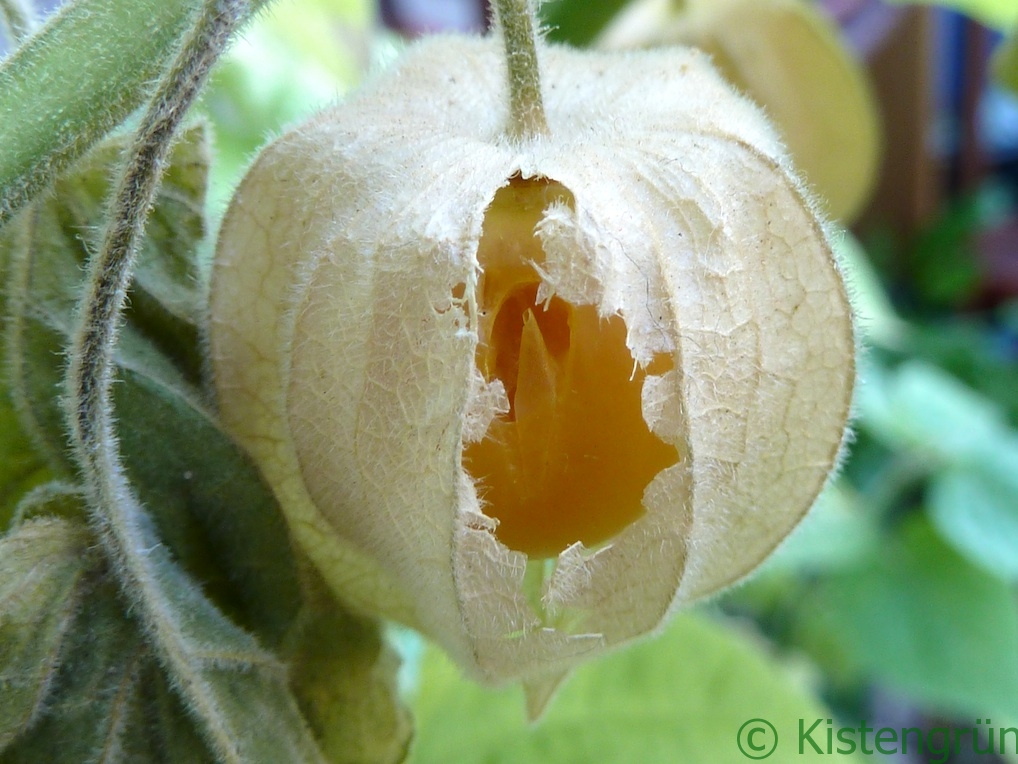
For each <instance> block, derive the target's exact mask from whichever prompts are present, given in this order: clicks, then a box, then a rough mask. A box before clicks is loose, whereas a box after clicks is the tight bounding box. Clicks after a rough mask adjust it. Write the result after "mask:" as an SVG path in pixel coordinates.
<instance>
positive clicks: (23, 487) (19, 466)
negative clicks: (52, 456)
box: [0, 380, 51, 530]
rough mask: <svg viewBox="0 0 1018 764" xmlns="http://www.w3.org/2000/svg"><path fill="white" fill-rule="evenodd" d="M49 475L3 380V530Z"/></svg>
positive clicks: (0, 424)
mask: <svg viewBox="0 0 1018 764" xmlns="http://www.w3.org/2000/svg"><path fill="white" fill-rule="evenodd" d="M50 477H51V472H50V471H49V469H47V467H46V465H45V462H44V460H43V459H42V458H40V456H39V454H38V453H36V451H35V449H34V447H33V446H32V443H31V441H29V439H28V437H27V436H26V435H25V434H24V432H22V429H21V423H20V422H19V421H18V417H17V415H16V414H15V413H14V407H13V405H12V404H11V401H10V399H9V398H8V397H7V391H6V390H5V389H4V385H3V382H2V380H0V530H3V529H5V528H7V526H8V524H9V523H10V520H11V517H12V515H13V514H14V510H15V508H16V507H17V505H18V502H19V501H20V500H21V497H22V496H24V494H26V493H27V492H28V491H30V490H31V489H32V488H34V487H35V486H37V485H40V484H42V483H44V482H46V481H47V480H49V479H50Z"/></svg>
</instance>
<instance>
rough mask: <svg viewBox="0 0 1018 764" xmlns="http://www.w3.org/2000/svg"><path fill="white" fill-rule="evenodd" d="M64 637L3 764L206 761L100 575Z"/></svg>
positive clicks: (188, 723) (90, 582)
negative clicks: (35, 712)
mask: <svg viewBox="0 0 1018 764" xmlns="http://www.w3.org/2000/svg"><path fill="white" fill-rule="evenodd" d="M86 580H87V581H88V584H87V585H86V586H85V587H82V588H84V589H85V595H86V598H85V600H84V602H82V603H79V608H78V613H77V617H76V619H75V621H74V623H73V627H72V628H71V629H70V630H68V632H67V633H66V634H65V635H64V639H63V642H62V644H61V652H62V655H61V660H60V662H59V667H58V669H57V670H56V671H55V672H54V677H53V680H52V686H51V687H50V688H49V693H48V696H47V698H46V702H45V706H44V708H43V712H42V715H41V717H40V718H39V720H38V722H37V723H36V724H35V725H34V726H32V727H31V728H30V729H29V730H28V731H27V732H26V733H25V734H23V735H21V736H20V737H19V738H18V739H17V740H16V741H15V742H14V744H13V745H12V746H11V747H10V748H9V749H8V750H6V751H4V753H3V754H2V755H0V762H3V764H36V763H37V762H42V761H45V762H47V763H48V764H82V763H83V762H102V764H114V763H115V762H123V763H124V764H147V763H148V762H152V764H155V763H156V762H189V763H190V762H194V763H195V764H206V762H208V763H209V764H211V762H213V761H214V758H213V757H212V755H211V754H210V753H209V750H208V747H207V746H206V744H205V743H204V741H203V740H202V739H201V736H200V735H199V734H198V732H197V730H196V729H195V726H194V722H193V721H192V720H191V719H190V718H189V717H188V715H187V713H186V711H185V709H184V708H183V706H182V705H181V703H180V701H179V700H178V698H177V697H176V695H174V694H172V693H171V692H170V690H169V687H168V685H167V683H166V678H165V676H164V675H163V673H162V670H161V669H160V667H159V665H158V663H157V662H156V660H155V658H154V657H153V655H152V654H151V652H150V650H149V648H148V647H147V646H146V644H145V641H144V640H143V639H142V637H141V635H140V634H139V633H138V631H137V627H136V625H135V624H134V623H133V622H132V621H130V620H129V619H128V618H127V617H126V615H125V613H124V611H123V608H122V606H121V604H120V601H119V599H118V597H117V594H116V590H115V588H114V585H113V582H112V581H111V580H110V578H109V576H107V575H105V573H103V572H102V571H101V570H98V569H94V570H92V571H90V574H89V576H88V577H87V578H86Z"/></svg>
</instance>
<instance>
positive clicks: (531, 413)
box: [463, 175, 678, 559]
mask: <svg viewBox="0 0 1018 764" xmlns="http://www.w3.org/2000/svg"><path fill="white" fill-rule="evenodd" d="M556 204H557V205H562V204H564V205H567V206H569V207H573V206H574V199H573V195H572V194H571V193H570V191H569V190H568V189H567V188H566V187H565V186H563V185H562V184H560V183H558V182H556V181H554V180H550V179H546V178H528V179H524V178H522V177H521V176H519V175H514V176H513V177H512V178H510V179H509V183H508V185H506V186H504V187H503V188H501V189H499V191H498V192H497V193H496V194H495V197H494V199H493V201H492V203H491V205H490V206H489V207H488V209H487V211H486V212H485V217H484V223H483V226H482V234H481V239H480V243H479V246H478V253H477V259H478V265H479V267H480V272H481V274H480V277H479V281H478V284H477V290H476V295H477V297H476V300H477V313H478V346H477V351H476V357H475V361H476V365H477V369H478V370H479V372H480V374H481V375H482V376H483V378H484V380H485V382H486V383H488V384H489V385H501V387H502V388H503V390H504V392H505V396H506V398H507V402H508V407H507V410H505V411H501V412H499V413H498V414H497V415H496V416H495V417H494V418H493V419H492V420H491V421H490V423H489V424H488V427H487V430H486V432H485V433H484V436H483V437H481V438H479V439H477V440H475V441H474V442H468V443H465V445H464V455H463V461H464V466H465V468H466V470H467V472H468V473H469V474H470V476H471V477H472V478H473V480H474V482H475V485H476V486H477V490H478V495H479V498H480V500H481V502H482V507H483V511H484V512H485V514H486V515H488V516H489V517H492V518H494V519H495V520H497V521H498V525H497V528H496V530H495V535H496V536H497V537H498V539H499V541H500V542H501V543H503V544H505V545H506V546H507V547H508V548H510V549H512V550H514V551H518V552H523V553H524V554H526V555H528V557H530V558H532V559H535V558H536V559H545V558H556V557H557V556H558V555H559V554H560V553H561V552H563V551H564V550H565V549H566V548H568V547H569V546H571V545H573V544H574V543H576V542H580V543H582V544H583V545H584V546H585V547H588V548H590V547H596V546H598V545H601V544H604V543H605V542H607V541H609V540H610V539H611V538H613V537H614V536H616V535H617V534H618V533H620V532H621V531H622V530H624V529H625V528H626V527H627V526H629V525H630V524H632V523H633V522H635V521H637V520H638V519H639V518H640V517H642V516H643V515H644V513H645V509H644V506H643V493H644V489H645V488H646V487H647V485H648V484H649V483H650V481H651V480H652V479H653V478H654V477H655V476H656V475H657V474H658V473H660V472H661V471H662V470H663V469H665V468H666V467H669V466H671V465H673V464H675V463H676V462H677V461H678V452H677V450H676V448H675V447H674V446H672V445H670V444H667V443H665V442H663V441H662V440H661V439H660V438H658V436H657V435H655V434H654V433H653V432H651V430H650V428H649V426H648V424H647V422H646V421H645V420H644V417H643V411H642V401H641V396H642V391H643V383H644V380H645V379H646V378H647V376H648V375H651V376H656V375H661V374H664V373H666V372H667V371H669V370H671V369H672V368H673V365H674V364H673V361H672V358H671V356H669V355H667V354H658V355H657V356H655V358H654V360H653V361H652V362H651V363H650V364H649V365H647V366H646V367H641V366H639V365H637V364H636V363H635V362H634V360H633V355H632V353H631V351H630V349H629V348H628V346H627V344H626V337H627V330H626V323H625V320H624V319H623V317H622V316H621V315H611V316H608V317H603V316H601V315H600V314H599V312H598V307H597V305H596V304H595V300H593V299H592V300H591V301H590V303H589V304H574V303H572V302H569V301H567V300H565V299H563V298H561V297H558V296H556V295H555V294H553V293H550V292H549V290H548V285H547V284H546V283H545V282H544V281H543V278H542V275H541V270H542V269H541V266H542V265H543V264H544V260H545V253H544V250H543V248H542V243H541V239H540V238H539V237H538V236H537V235H535V230H536V228H537V226H538V224H539V223H540V221H541V220H542V218H543V217H544V215H545V214H546V211H547V210H548V208H549V207H550V206H552V205H556Z"/></svg>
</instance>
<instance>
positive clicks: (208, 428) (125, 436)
mask: <svg viewBox="0 0 1018 764" xmlns="http://www.w3.org/2000/svg"><path fill="white" fill-rule="evenodd" d="M120 149H121V147H120V146H119V145H117V144H111V145H104V146H102V147H100V148H99V149H98V150H97V151H96V152H94V153H93V154H92V155H90V156H89V157H88V159H87V160H86V161H85V162H83V163H82V165H81V166H80V167H79V168H78V169H77V170H76V171H75V172H74V173H73V174H71V175H69V176H67V177H65V178H62V179H61V180H60V181H59V182H58V183H57V186H56V189H55V192H54V194H53V195H52V196H51V197H49V198H47V199H45V200H42V201H40V202H39V203H38V204H37V205H35V206H34V207H33V208H32V209H30V210H27V211H26V212H27V213H28V214H26V215H23V216H22V217H21V218H20V219H19V220H18V221H17V222H16V223H15V224H14V225H12V226H11V227H9V229H8V231H7V232H5V234H6V235H5V240H6V241H7V242H11V243H10V244H9V245H8V246H12V247H13V246H14V244H15V243H18V242H20V243H21V247H20V248H19V249H18V250H17V251H15V253H14V259H15V265H14V276H15V281H16V282H17V285H16V296H15V298H14V299H13V300H12V303H13V304H12V308H13V312H14V317H13V320H12V326H11V330H10V331H9V333H8V340H9V342H8V345H9V347H8V356H9V363H8V366H9V368H10V370H11V375H12V381H13V383H14V391H15V395H16V396H17V397H19V398H20V400H21V404H22V405H21V407H20V408H21V409H22V413H23V414H24V416H23V421H24V423H25V425H26V427H27V429H29V430H30V431H31V432H32V433H33V434H34V436H35V440H36V441H37V442H38V443H41V444H43V445H44V448H45V450H46V451H47V452H48V453H49V456H50V461H51V463H52V464H53V465H54V466H55V467H57V468H58V469H60V470H62V471H64V472H66V473H71V472H73V469H74V467H73V465H72V464H71V463H70V462H69V459H68V456H67V454H66V438H65V435H64V419H63V417H64V414H63V409H62V407H61V405H60V401H59V395H60V393H61V390H62V384H63V374H64V359H63V358H62V356H61V351H62V348H63V346H64V345H65V343H66V341H67V338H68V335H69V331H70V326H71V317H72V315H73V310H74V308H75V302H76V298H77V295H78V292H79V290H80V280H81V275H82V265H83V263H84V261H85V258H86V257H87V254H88V249H89V240H90V238H91V236H92V234H93V232H94V231H95V230H96V229H97V227H98V225H99V223H100V221H101V216H102V214H103V211H104V208H103V199H104V197H105V195H106V192H107V190H108V184H109V181H108V178H109V175H110V166H111V164H112V163H114V162H116V161H117V159H118V157H119V153H120ZM207 159H208V152H207V138H206V135H205V130H204V129H203V128H202V127H196V128H192V129H190V130H188V131H186V132H185V133H184V135H183V136H182V139H181V140H180V142H179V143H178V144H177V146H176V148H175V150H174V152H173V155H172V157H171V165H170V169H169V171H168V172H167V174H166V179H165V181H164V184H163V186H162V189H161V191H160V194H159V197H158V199H157V202H156V205H155V208H154V210H153V214H152V221H153V224H152V225H150V229H149V230H150V234H149V235H148V236H146V238H145V240H144V242H143V245H142V250H141V253H140V262H139V271H138V273H139V278H138V283H137V284H136V286H135V288H134V290H133V291H132V293H131V296H130V300H131V304H132V306H133V307H132V309H131V310H129V311H128V312H127V313H126V318H127V321H128V323H127V325H126V326H125V328H124V331H123V333H122V336H121V341H120V344H119V346H118V349H117V351H116V357H115V360H116V363H117V364H118V366H119V368H120V382H119V383H118V384H117V385H116V386H115V388H114V400H115V405H116V410H117V415H118V417H119V419H120V421H121V423H122V426H121V428H120V433H119V436H120V440H121V447H122V451H123V454H124V462H125V467H126V470H127V474H128V477H129V478H130V479H131V481H132V484H133V485H134V486H135V489H136V491H137V493H138V496H139V498H140V499H141V501H142V503H143V504H144V505H145V506H146V508H147V509H148V510H149V511H150V512H151V513H152V515H153V517H154V519H155V521H156V524H157V526H158V530H159V533H160V536H161V537H162V539H163V540H164V541H165V542H166V543H167V544H168V545H169V547H170V548H171V550H172V551H173V553H174V554H175V555H176V557H177V558H178V559H179V560H180V561H181V562H182V563H183V564H184V566H185V567H186V568H187V569H188V570H189V571H190V572H191V573H192V575H194V576H196V577H197V578H198V579H199V580H201V581H202V582H203V584H204V587H205V590H206V593H208V594H209V595H210V596H212V597H213V598H214V599H215V600H216V602H217V604H218V605H219V606H220V607H222V608H224V610H226V611H227V612H228V613H229V614H230V615H232V616H233V617H235V618H236V619H237V620H238V622H239V623H240V624H241V625H243V626H245V627H247V628H251V629H253V630H254V631H255V632H256V633H257V634H258V635H259V636H260V637H261V638H262V639H263V640H264V642H265V644H267V645H270V646H273V645H276V644H278V643H279V641H280V639H281V638H282V636H283V634H284V633H285V631H286V630H287V628H288V626H289V624H290V623H291V622H292V620H293V618H294V617H295V616H296V613H297V609H298V607H299V603H300V591H299V584H298V580H297V571H296V567H295V564H294V560H293V555H292V553H291V552H290V549H289V543H288V534H287V530H286V527H285V524H284V522H283V520H282V517H281V515H280V514H279V512H278V509H277V507H276V504H275V500H274V498H273V497H272V494H271V492H270V491H269V490H268V488H266V487H265V485H264V484H263V483H262V481H261V478H260V476H259V474H258V471H257V469H256V468H255V467H254V466H253V465H252V464H251V463H250V461H249V460H248V459H247V458H246V457H245V456H244V455H243V453H242V452H240V451H239V449H238V448H237V447H236V446H235V445H234V444H233V442H232V441H231V440H230V439H229V438H228V437H227V436H226V435H225V434H224V433H223V432H222V431H221V430H220V429H219V428H218V426H217V425H216V423H215V420H214V418H213V417H212V416H211V414H210V413H209V411H208V410H207V408H206V407H205V406H204V405H203V402H202V400H203V396H202V393H201V391H200V390H199V389H198V388H197V387H196V386H195V385H194V384H193V381H194V378H195V377H196V375H197V374H198V373H199V367H200V361H199V360H198V359H199V357H200V353H199V348H198V342H197V328H196V326H197V321H198V315H199V312H200V298H199V291H198V272H197V264H196V260H195V257H196V254H195V252H196V247H197V244H198V242H199V240H200V238H201V236H202V233H203V221H202V206H203V204H204V188H205V177H206V169H205V168H206V166H207ZM26 230H27V233H26ZM212 550H215V551H214V553H213V551H212Z"/></svg>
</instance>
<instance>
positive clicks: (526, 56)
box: [494, 0, 548, 141]
mask: <svg viewBox="0 0 1018 764" xmlns="http://www.w3.org/2000/svg"><path fill="white" fill-rule="evenodd" d="M494 6H495V13H496V16H497V18H498V23H499V26H500V27H501V28H502V36H503V39H504V40H505V57H506V65H507V67H508V71H509V125H508V127H507V132H508V134H509V137H510V138H511V139H512V140H514V141H525V140H529V139H531V138H535V137H537V136H538V135H546V134H547V133H548V121H547V119H545V116H544V101H543V100H542V98H541V72H540V68H539V66H538V61H537V35H536V18H535V13H534V6H533V4H532V0H495V3H494Z"/></svg>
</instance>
